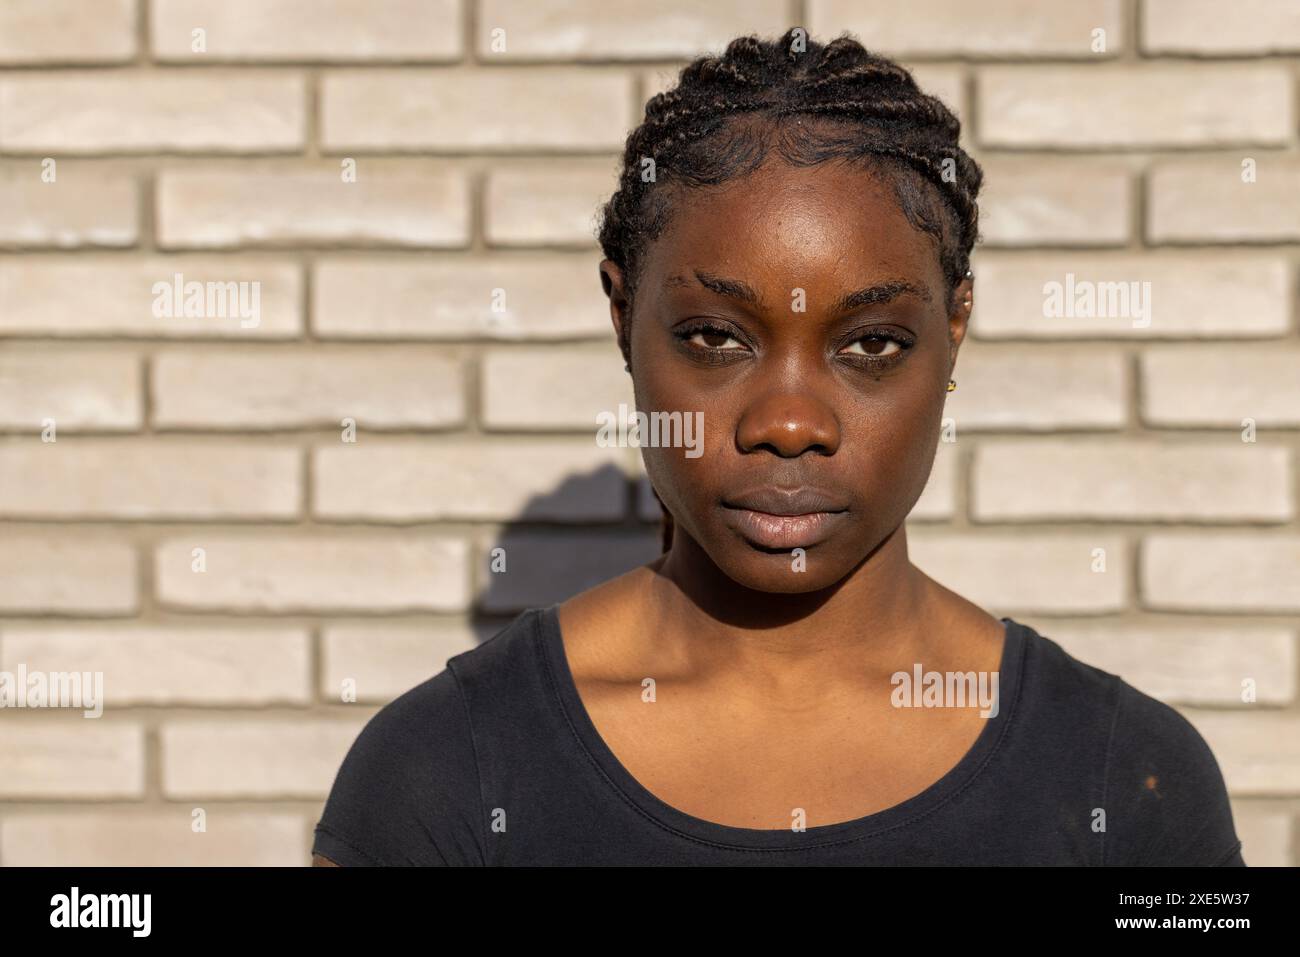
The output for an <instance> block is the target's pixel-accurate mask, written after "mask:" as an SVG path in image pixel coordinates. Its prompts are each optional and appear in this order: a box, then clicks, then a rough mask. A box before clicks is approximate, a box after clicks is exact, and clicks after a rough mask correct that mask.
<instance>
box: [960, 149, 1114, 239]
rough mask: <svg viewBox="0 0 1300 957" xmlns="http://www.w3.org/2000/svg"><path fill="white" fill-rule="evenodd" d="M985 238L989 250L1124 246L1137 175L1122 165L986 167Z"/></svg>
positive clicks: (1004, 162)
mask: <svg viewBox="0 0 1300 957" xmlns="http://www.w3.org/2000/svg"><path fill="white" fill-rule="evenodd" d="M982 165H983V168H984V174H985V175H984V186H983V188H982V189H981V190H980V199H979V203H980V234H981V236H982V237H983V241H984V243H985V244H986V245H988V246H1011V247H1015V246H1123V245H1125V244H1126V243H1127V242H1128V239H1129V232H1130V230H1129V210H1130V207H1131V206H1132V203H1133V185H1132V177H1131V175H1130V173H1129V171H1128V170H1127V169H1126V168H1125V167H1123V166H1120V165H1116V164H1109V163H1105V162H1098V161H1095V160H1092V161H1087V162H1081V161H1078V160H1057V159H1041V158H1035V159H1019V158H1012V159H1005V158H998V159H994V160H990V161H988V162H985V163H983V164H982Z"/></svg>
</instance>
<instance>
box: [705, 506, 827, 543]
mask: <svg viewBox="0 0 1300 957" xmlns="http://www.w3.org/2000/svg"><path fill="white" fill-rule="evenodd" d="M722 513H723V515H724V517H725V521H726V522H727V523H728V524H729V525H731V526H732V527H733V528H735V529H736V531H738V532H740V534H741V535H743V536H744V537H745V538H747V539H749V541H751V542H753V543H754V544H756V545H762V546H764V547H766V548H799V547H801V546H804V545H815V544H817V543H818V542H820V541H822V540H823V539H825V538H827V537H828V536H829V535H830V534H831V531H832V530H833V529H834V527H835V526H836V525H837V524H838V523H839V521H840V520H841V519H843V518H844V516H846V515H847V514H848V512H808V513H807V514H805V515H773V514H771V513H770V512H759V511H755V510H754V509H752V508H732V507H730V506H724V507H723V509H722Z"/></svg>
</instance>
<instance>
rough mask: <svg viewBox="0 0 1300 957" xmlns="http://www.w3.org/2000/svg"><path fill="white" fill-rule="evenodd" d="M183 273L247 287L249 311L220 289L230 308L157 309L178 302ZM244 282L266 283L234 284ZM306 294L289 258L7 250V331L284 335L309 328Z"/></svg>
mask: <svg viewBox="0 0 1300 957" xmlns="http://www.w3.org/2000/svg"><path fill="white" fill-rule="evenodd" d="M178 274H179V275H180V277H181V279H180V282H181V283H182V286H183V285H184V284H188V283H191V282H200V283H204V284H208V283H219V284H221V285H220V286H212V287H211V288H212V289H213V290H217V291H218V292H221V291H223V290H227V289H230V290H231V291H232V292H240V291H241V290H242V291H243V294H244V298H243V300H242V301H243V303H244V304H245V305H247V306H248V307H249V317H248V318H243V317H241V315H240V314H239V308H240V306H239V303H238V302H237V301H236V300H235V298H234V297H233V296H230V297H225V296H222V297H214V305H216V306H226V307H227V308H226V312H227V314H226V315H224V316H223V315H221V314H220V312H219V311H218V312H214V314H212V315H208V316H185V315H181V314H174V315H170V316H169V315H162V316H155V315H154V311H155V306H156V305H157V304H159V303H161V304H162V306H160V307H159V308H160V311H162V307H164V306H166V305H168V304H171V303H173V301H174V296H173V295H172V294H171V293H170V292H168V291H167V290H170V289H171V288H172V287H173V286H174V285H175V283H176V278H175V277H176V276H177V275H178ZM240 282H246V283H258V284H259V285H258V286H256V287H253V286H251V285H250V286H245V287H228V286H227V285H226V284H228V283H240ZM158 284H162V285H158ZM156 286H157V289H158V292H157V293H155V291H154V290H155V287H156ZM207 288H208V287H207V286H206V285H205V290H206V289H207ZM254 289H256V291H257V300H256V306H257V310H256V313H255V314H254V311H253V309H252V306H253V305H254V301H253V298H252V297H253V292H254ZM302 299H303V288H302V273H301V271H300V269H299V267H298V266H297V265H296V264H294V263H291V262H288V261H282V262H273V261H268V260H252V259H215V258H208V259H191V258H188V257H167V258H163V257H149V258H145V259H136V258H131V259H111V258H99V257H96V258H93V259H92V258H81V257H78V258H77V259H75V260H68V259H60V258H56V257H34V256H24V257H13V256H8V257H0V336H5V335H11V336H12V335H20V336H59V337H67V336H77V337H90V336H130V337H149V338H159V339H168V338H178V337H193V338H201V339H206V338H260V339H284V338H290V337H294V336H297V335H299V334H300V332H301V330H302ZM181 305H182V310H183V307H184V300H183V299H182V303H181ZM204 311H207V305H206V294H205V303H204ZM245 323H247V324H245Z"/></svg>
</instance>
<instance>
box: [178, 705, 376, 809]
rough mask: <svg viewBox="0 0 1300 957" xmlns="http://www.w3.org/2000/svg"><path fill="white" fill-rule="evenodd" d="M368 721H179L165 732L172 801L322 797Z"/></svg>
mask: <svg viewBox="0 0 1300 957" xmlns="http://www.w3.org/2000/svg"><path fill="white" fill-rule="evenodd" d="M364 724H365V722H364V720H361V719H359V718H349V719H348V720H328V721H322V720H321V719H320V718H314V719H299V720H292V721H272V720H258V719H252V718H250V719H237V718H228V719H222V720H211V721H173V722H170V723H168V724H166V725H164V726H163V727H162V729H161V731H160V732H159V737H160V739H161V743H162V767H163V775H162V778H163V793H164V794H166V795H167V797H169V798H189V799H200V798H222V799H224V798H273V797H274V798H323V797H325V796H326V795H327V794H328V793H329V789H330V786H331V785H332V784H333V782H334V776H335V775H336V774H337V773H338V769H339V765H340V764H342V762H343V758H344V756H346V754H347V752H348V748H349V747H350V746H351V744H352V742H353V741H354V740H356V737H357V735H358V734H359V733H360V732H361V728H362V726H363V725H364Z"/></svg>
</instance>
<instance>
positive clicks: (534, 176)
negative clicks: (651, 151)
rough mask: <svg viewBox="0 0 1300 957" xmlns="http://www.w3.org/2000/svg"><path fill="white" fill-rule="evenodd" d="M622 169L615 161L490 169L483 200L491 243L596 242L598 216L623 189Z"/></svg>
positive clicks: (522, 244) (485, 229)
mask: <svg viewBox="0 0 1300 957" xmlns="http://www.w3.org/2000/svg"><path fill="white" fill-rule="evenodd" d="M618 172H619V168H618V163H617V162H615V161H614V160H612V159H601V160H583V159H574V160H565V161H564V163H563V164H562V165H561V164H556V163H549V164H538V165H531V164H530V165H512V166H504V167H499V168H495V169H492V170H490V171H489V172H488V176H487V183H486V186H485V189H486V192H485V198H484V203H483V208H484V224H483V228H484V233H485V235H486V237H487V241H488V243H489V244H491V245H493V246H577V247H583V248H588V247H592V246H595V245H596V232H597V229H598V216H599V214H600V210H601V207H602V206H603V205H604V204H605V203H606V202H608V201H609V198H610V197H611V196H612V195H613V194H614V192H615V191H616V190H617V189H618Z"/></svg>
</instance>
